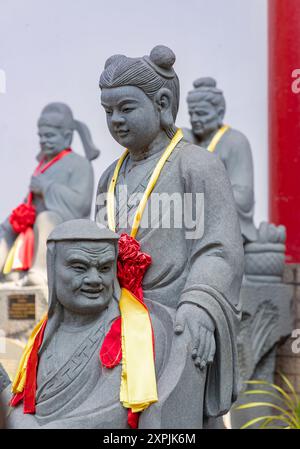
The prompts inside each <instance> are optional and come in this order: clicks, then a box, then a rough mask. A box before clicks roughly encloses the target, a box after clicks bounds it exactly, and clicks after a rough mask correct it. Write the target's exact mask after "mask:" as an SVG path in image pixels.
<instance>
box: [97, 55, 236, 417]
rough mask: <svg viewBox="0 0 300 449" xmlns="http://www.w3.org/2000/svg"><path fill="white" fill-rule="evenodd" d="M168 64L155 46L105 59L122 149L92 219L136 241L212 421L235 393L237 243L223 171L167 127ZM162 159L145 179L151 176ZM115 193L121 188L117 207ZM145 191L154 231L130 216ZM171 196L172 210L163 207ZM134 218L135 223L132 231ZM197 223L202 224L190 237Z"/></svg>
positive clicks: (171, 122) (148, 282) (112, 119)
mask: <svg viewBox="0 0 300 449" xmlns="http://www.w3.org/2000/svg"><path fill="white" fill-rule="evenodd" d="M174 62H175V55H174V53H173V52H172V51H171V50H170V49H169V48H167V47H164V46H157V47H155V48H154V49H153V50H152V51H151V54H150V56H144V57H140V58H129V57H126V56H124V55H115V56H112V57H111V58H109V59H108V60H107V61H106V64H105V69H104V71H103V73H102V74H101V78H100V88H101V102H102V105H103V107H104V109H105V111H106V116H107V124H108V128H109V130H110V133H111V135H112V136H113V138H114V139H115V140H116V141H117V142H118V143H119V144H120V145H122V146H124V147H126V148H127V150H128V151H127V152H126V153H124V155H123V157H122V159H121V160H119V163H118V164H117V161H116V162H114V163H113V164H112V165H111V166H110V167H109V168H108V169H107V170H106V171H105V172H104V174H103V175H102V177H101V179H100V182H99V185H98V196H97V201H96V202H97V208H96V221H97V222H101V223H105V224H106V223H107V221H106V212H108V214H109V216H110V217H111V218H112V216H113V219H111V222H110V223H109V226H110V227H111V228H112V229H113V230H116V231H117V232H118V233H119V234H122V233H123V234H126V235H130V237H131V239H133V238H134V239H136V240H137V241H138V242H139V244H140V245H141V249H142V251H144V252H146V253H147V254H148V255H150V256H151V258H152V264H151V265H150V267H149V268H148V270H147V272H146V274H145V276H144V278H143V283H142V288H143V292H144V296H145V298H149V299H150V300H152V301H153V302H157V303H159V304H162V305H165V306H169V307H171V308H173V309H174V310H176V318H175V325H174V330H175V333H176V334H178V335H181V334H182V333H183V332H184V329H189V331H190V332H191V335H192V350H191V353H192V354H191V355H192V359H193V360H194V363H195V365H196V366H197V367H198V368H199V371H202V372H204V373H205V377H204V379H203V380H204V383H205V388H206V392H207V394H206V400H205V406H204V416H205V417H210V416H219V415H222V414H224V413H226V411H227V410H228V409H229V408H230V406H231V403H232V401H234V399H235V397H236V395H237V381H238V377H237V371H236V368H237V359H236V338H235V323H236V321H237V320H238V319H239V312H240V309H239V290H240V286H241V279H242V274H243V249H242V239H241V234H240V227H239V223H238V217H237V213H236V209H235V204H234V199H233V195H232V190H231V186H230V182H229V180H228V177H227V174H226V171H225V169H224V166H223V164H222V163H221V162H220V161H219V160H218V158H216V157H215V156H214V155H211V154H209V153H208V152H204V151H199V147H197V146H195V145H193V144H190V143H187V142H185V141H184V140H183V139H182V133H181V130H178V129H177V128H176V126H175V120H176V115H177V111H178V103H179V81H178V77H177V75H176V73H175V71H174V69H173V64H174ZM166 148H167V150H166ZM166 151H170V153H166ZM165 154H168V156H167V158H166V160H164V165H163V167H162V169H161V171H160V173H159V176H158V178H155V181H153V179H154V178H153V177H151V176H152V175H153V173H154V172H155V173H156V170H157V167H159V165H158V162H159V161H162V159H161V158H162V157H163V156H164V155H165ZM149 180H150V181H149ZM216 180H217V182H216ZM149 183H150V184H149ZM122 186H125V187H126V194H127V197H126V200H125V201H122V198H123V191H122ZM149 186H151V188H150V189H149V190H148V187H149ZM108 191H109V192H110V195H109V196H108V205H107V207H106V204H105V201H104V200H105V199H106V195H107V192H108ZM148 191H149V192H150V191H151V192H152V194H151V195H150V197H148V200H147V201H146V202H147V204H148V205H149V208H148V209H147V210H148V212H149V211H150V210H152V211H153V209H154V204H153V201H154V200H157V198H160V200H162V199H163V198H164V199H167V203H166V202H164V204H163V205H162V208H160V209H159V212H158V214H157V215H156V216H155V220H156V221H155V225H154V224H153V222H152V221H151V219H150V220H149V216H148V221H147V217H146V215H145V214H146V212H145V211H144V215H143V213H142V214H140V213H139V210H138V209H137V207H138V205H139V204H141V203H142V201H141V203H139V201H137V198H138V200H139V199H140V198H141V196H143V195H146V194H147V192H148ZM111 193H114V195H111ZM154 193H155V194H156V195H154ZM186 195H190V196H189V198H192V201H191V203H190V204H189V206H190V209H189V207H187V209H189V211H187V210H186V209H184V208H183V207H182V206H183V203H182V202H183V199H184V198H185V197H186ZM197 195H198V196H197ZM175 197H176V198H177V199H178V200H179V203H176V204H174V203H173V201H172V198H173V199H174V198H175ZM199 197H201V198H202V199H203V201H204V209H203V208H200V209H201V210H202V211H203V213H204V216H202V215H201V214H200V215H201V216H199V215H198V216H197V219H196V220H195V223H193V224H192V226H191V227H189V224H190V222H189V221H188V219H189V218H191V217H189V216H188V215H189V212H191V210H194V211H195V210H197V206H198V205H199V204H198V203H197V199H199ZM112 198H114V199H115V202H114V204H112V203H111V199H112ZM143 198H145V197H143ZM170 200H171V201H170ZM200 203H201V201H200ZM142 204H143V203H142ZM201 204H202V205H203V202H202V203H201ZM152 206H153V207H152ZM139 207H140V206H139ZM111 211H113V212H111ZM137 211H138V212H137ZM170 213H171V214H172V218H173V219H171V222H170V223H169V224H168V225H167V226H164V225H163V224H162V222H163V218H164V217H165V216H167V215H168V214H170ZM176 214H177V215H176ZM141 215H143V218H145V220H144V222H143V226H142V225H141V226H140V227H139V226H138V225H137V223H139V222H140V219H141ZM174 217H175V218H174ZM152 218H153V216H152ZM177 219H180V220H181V224H180V225H179V226H178V221H177ZM174 221H176V223H174ZM133 223H134V224H135V225H137V226H131V225H132V224H133ZM201 223H202V224H203V223H204V224H205V225H204V227H202V228H201V232H198V231H200V230H199V229H198V227H197V225H199V226H200V227H201ZM157 224H159V225H157ZM189 230H190V231H194V233H193V232H191V234H192V235H190V234H189V232H188V231H189ZM132 244H134V242H132ZM202 387H203V383H202V384H201V385H199V388H200V389H201V388H202ZM152 407H155V405H154V406H151V407H149V413H150V412H151V409H152ZM144 413H148V409H147V410H146V412H144ZM142 416H143V415H142Z"/></svg>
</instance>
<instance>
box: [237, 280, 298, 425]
mask: <svg viewBox="0 0 300 449" xmlns="http://www.w3.org/2000/svg"><path fill="white" fill-rule="evenodd" d="M241 297H242V302H243V314H242V322H241V326H240V332H239V335H238V351H239V368H240V374H241V381H242V382H246V381H248V380H264V381H268V382H272V383H273V382H274V375H275V363H276V351H277V347H278V345H279V344H280V343H282V341H285V340H286V339H287V338H288V336H289V335H290V334H291V331H292V317H291V302H292V297H293V288H292V286H290V285H287V284H284V283H282V282H279V283H275V282H274V283H265V282H261V283H260V282H251V281H248V280H247V279H245V282H244V283H243V286H242V289H241ZM256 388H257V387H255V389H256ZM245 389H250V387H249V386H248V387H247V385H245V384H243V385H242V390H245ZM257 400H258V401H267V402H270V397H269V396H266V397H263V396H260V395H259V396H258V395H257V396H247V397H245V396H243V395H240V396H239V398H238V401H237V403H236V404H235V406H237V405H241V404H245V403H246V402H253V401H257ZM235 406H234V407H235ZM269 413H270V410H266V409H265V410H263V409H262V408H261V407H260V408H259V409H257V408H256V409H247V410H243V411H240V410H237V411H235V410H234V408H233V409H232V411H231V425H232V428H240V427H241V426H242V425H243V424H245V423H246V422H247V421H249V420H250V419H252V418H255V417H258V416H263V415H265V414H269Z"/></svg>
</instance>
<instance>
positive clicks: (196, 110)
mask: <svg viewBox="0 0 300 449" xmlns="http://www.w3.org/2000/svg"><path fill="white" fill-rule="evenodd" d="M187 103H188V111H189V115H190V121H191V125H192V129H191V130H189V129H184V134H185V138H186V140H187V141H189V142H192V143H194V144H196V145H199V146H201V147H203V148H206V149H207V148H208V147H209V145H210V143H211V142H212V139H213V138H214V136H215V135H216V133H217V132H218V130H220V129H221V128H222V126H223V125H224V123H223V120H224V116H225V111H226V102H225V98H224V95H223V92H222V91H221V90H220V89H219V88H217V83H216V81H215V80H214V79H212V78H199V79H198V80H196V81H195V82H194V89H193V90H192V91H190V92H189V93H188V97H187ZM212 150H213V151H214V152H215V154H216V155H217V156H218V157H220V159H221V160H222V162H223V164H224V166H225V168H226V170H227V173H228V176H229V179H230V182H231V185H232V190H233V195H234V199H235V203H236V207H237V211H238V214H239V219H240V224H241V231H242V235H243V238H244V240H245V241H250V242H251V241H254V240H256V238H257V231H256V228H255V226H254V223H253V214H254V185H253V184H254V177H253V161H252V153H251V147H250V144H249V141H248V139H247V137H246V136H245V135H244V134H242V133H241V132H240V131H237V130H235V129H232V128H229V129H228V130H227V131H226V132H225V133H224V134H223V136H222V137H221V139H220V140H219V141H218V142H217V144H216V146H215V148H212Z"/></svg>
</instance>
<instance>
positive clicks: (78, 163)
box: [65, 151, 92, 169]
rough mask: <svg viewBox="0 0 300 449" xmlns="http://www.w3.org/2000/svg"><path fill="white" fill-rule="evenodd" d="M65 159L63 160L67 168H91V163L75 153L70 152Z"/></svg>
mask: <svg viewBox="0 0 300 449" xmlns="http://www.w3.org/2000/svg"><path fill="white" fill-rule="evenodd" d="M67 158H68V159H66V160H65V162H66V164H68V165H69V166H70V165H71V166H72V167H74V168H80V167H81V168H83V167H84V168H87V169H90V168H91V167H92V164H91V162H90V161H89V160H88V159H87V158H86V157H84V156H81V155H80V154H78V153H76V152H75V151H72V152H71V153H69V154H68V155H67Z"/></svg>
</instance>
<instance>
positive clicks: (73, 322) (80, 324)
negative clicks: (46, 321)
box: [62, 308, 106, 330]
mask: <svg viewBox="0 0 300 449" xmlns="http://www.w3.org/2000/svg"><path fill="white" fill-rule="evenodd" d="M105 314H106V310H104V311H102V312H98V313H92V314H86V315H85V314H82V315H81V314H78V313H74V312H72V311H71V310H67V309H66V308H64V311H63V321H62V324H63V326H64V327H65V328H68V329H78V330H83V328H88V327H90V326H92V325H93V324H94V323H96V322H99V320H100V319H101V318H102V317H104V315H105Z"/></svg>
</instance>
